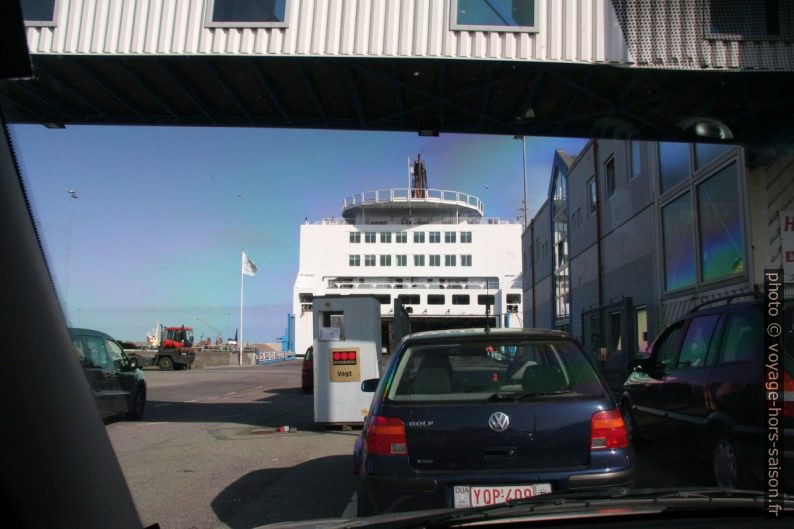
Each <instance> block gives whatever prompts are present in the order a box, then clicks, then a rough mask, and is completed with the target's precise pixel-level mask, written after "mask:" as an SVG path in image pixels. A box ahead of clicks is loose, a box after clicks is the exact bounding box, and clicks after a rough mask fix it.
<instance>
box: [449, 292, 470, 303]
mask: <svg viewBox="0 0 794 529" xmlns="http://www.w3.org/2000/svg"><path fill="white" fill-rule="evenodd" d="M470 303H471V301H470V298H469V295H468V294H453V295H452V304H453V305H468V304H470Z"/></svg>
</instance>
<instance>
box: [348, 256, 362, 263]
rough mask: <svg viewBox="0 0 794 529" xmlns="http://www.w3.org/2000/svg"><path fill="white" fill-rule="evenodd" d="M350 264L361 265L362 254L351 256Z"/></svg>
mask: <svg viewBox="0 0 794 529" xmlns="http://www.w3.org/2000/svg"><path fill="white" fill-rule="evenodd" d="M348 264H349V265H350V266H361V256H360V255H351V256H349V260H348Z"/></svg>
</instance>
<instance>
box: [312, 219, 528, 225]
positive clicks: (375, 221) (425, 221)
mask: <svg viewBox="0 0 794 529" xmlns="http://www.w3.org/2000/svg"><path fill="white" fill-rule="evenodd" d="M309 224H331V225H343V224H347V225H351V226H383V225H417V226H419V225H423V224H521V221H520V220H518V219H512V220H511V219H502V218H499V217H458V218H455V217H436V218H433V217H429V218H423V217H403V218H401V219H399V220H398V221H395V222H389V221H386V220H384V219H383V218H373V219H369V218H368V219H366V220H365V221H363V222H356V220H355V219H345V218H338V217H330V218H324V219H321V220H315V221H311V222H309Z"/></svg>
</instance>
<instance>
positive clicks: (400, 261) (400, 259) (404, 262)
mask: <svg viewBox="0 0 794 529" xmlns="http://www.w3.org/2000/svg"><path fill="white" fill-rule="evenodd" d="M394 258H395V260H396V261H397V266H408V256H407V255H395V256H394Z"/></svg>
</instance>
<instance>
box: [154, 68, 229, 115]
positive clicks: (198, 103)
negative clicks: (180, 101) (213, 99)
mask: <svg viewBox="0 0 794 529" xmlns="http://www.w3.org/2000/svg"><path fill="white" fill-rule="evenodd" d="M154 63H155V64H156V65H157V66H158V67H159V68H160V71H161V72H162V73H164V74H165V76H166V77H167V78H168V79H169V80H170V81H171V82H173V83H174V85H176V87H177V88H179V91H180V92H182V95H184V96H185V97H186V98H188V99H189V100H190V102H191V103H193V105H194V106H195V107H196V108H197V109H198V110H199V112H201V113H202V114H203V115H204V117H206V118H207V119H208V120H209V122H210V123H212V124H217V121H216V120H215V117H213V116H212V114H210V113H209V111H207V107H206V105H205V104H204V102H203V101H202V100H201V99H200V98H199V97H198V95H197V94H196V93H195V92H193V90H192V89H191V88H190V87H189V86H188V85H187V83H186V82H185V81H184V79H182V76H181V75H179V74H178V73H177V72H176V71H174V69H173V68H172V67H171V66H170V65H169V64H167V63H165V62H164V61H162V60H161V59H155V61H154Z"/></svg>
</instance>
